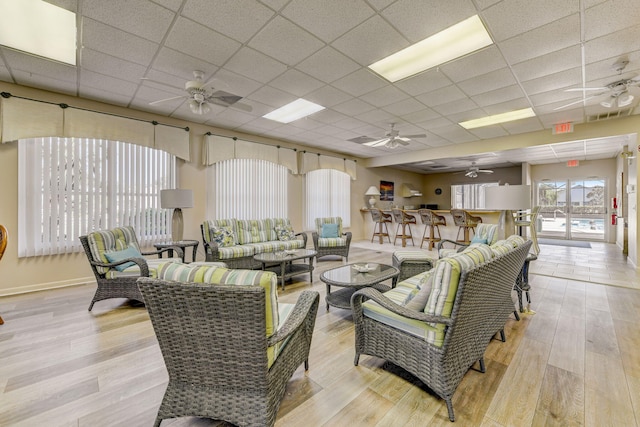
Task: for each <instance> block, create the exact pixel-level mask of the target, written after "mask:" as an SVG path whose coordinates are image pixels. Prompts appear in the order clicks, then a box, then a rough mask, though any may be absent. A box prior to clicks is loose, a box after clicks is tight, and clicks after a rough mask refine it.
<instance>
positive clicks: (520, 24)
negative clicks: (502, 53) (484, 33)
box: [482, 0, 579, 42]
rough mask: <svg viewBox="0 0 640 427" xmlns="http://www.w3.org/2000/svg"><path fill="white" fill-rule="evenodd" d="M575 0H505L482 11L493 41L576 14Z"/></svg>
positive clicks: (576, 4) (576, 3)
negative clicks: (560, 2)
mask: <svg viewBox="0 0 640 427" xmlns="http://www.w3.org/2000/svg"><path fill="white" fill-rule="evenodd" d="M578 5H579V4H578V2H577V1H568V2H564V3H563V4H562V7H560V6H559V5H558V2H557V0H536V1H529V0H506V1H502V2H500V3H499V4H496V5H495V6H493V7H490V8H488V9H486V10H484V11H483V12H482V17H483V18H484V20H485V22H486V23H487V26H488V27H489V29H490V32H491V34H492V35H493V37H494V38H495V41H498V42H499V41H502V40H506V39H509V38H511V37H515V36H518V35H520V34H522V33H524V32H527V31H529V30H533V29H535V28H540V27H542V26H544V25H547V24H550V23H552V22H555V21H557V20H558V19H560V18H563V17H565V16H568V15H571V14H577V13H578V11H579V9H578Z"/></svg>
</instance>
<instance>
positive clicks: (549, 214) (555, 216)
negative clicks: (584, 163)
mask: <svg viewBox="0 0 640 427" xmlns="http://www.w3.org/2000/svg"><path fill="white" fill-rule="evenodd" d="M605 184H606V181H605V180H604V179H600V178H590V179H579V180H557V181H543V182H539V183H537V200H538V202H537V203H538V204H539V205H540V206H541V209H540V214H539V215H538V224H537V225H536V226H537V231H538V236H539V237H551V238H556V239H569V240H604V238H605V235H604V233H605V224H606V222H605V221H606V219H607V218H606V216H607V204H606V202H605V201H606V194H605V188H606V187H605Z"/></svg>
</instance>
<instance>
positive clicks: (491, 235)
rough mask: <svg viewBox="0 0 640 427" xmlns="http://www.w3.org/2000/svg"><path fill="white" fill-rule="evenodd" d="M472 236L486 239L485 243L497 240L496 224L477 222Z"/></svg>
mask: <svg viewBox="0 0 640 427" xmlns="http://www.w3.org/2000/svg"><path fill="white" fill-rule="evenodd" d="M474 236H475V237H479V238H481V239H487V244H489V245H491V244H493V243H495V242H496V241H497V240H498V224H478V225H477V226H476V231H475V234H474Z"/></svg>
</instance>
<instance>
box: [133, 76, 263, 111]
mask: <svg viewBox="0 0 640 427" xmlns="http://www.w3.org/2000/svg"><path fill="white" fill-rule="evenodd" d="M203 77H204V71H199V70H196V71H194V72H193V80H189V81H187V82H186V83H185V84H184V89H183V88H179V87H176V86H172V85H168V84H166V83H163V82H159V81H155V80H151V79H148V78H143V80H148V81H152V82H154V83H157V84H161V85H165V86H170V87H173V88H175V89H180V90H184V91H186V92H187V94H186V95H180V96H173V97H171V98H165V99H160V100H158V101H153V102H150V103H149V105H156V104H160V103H162V102H167V101H171V100H174V99H180V98H185V99H188V100H189V108H190V109H191V112H192V113H194V114H199V115H203V114H207V113H209V112H210V111H211V107H209V104H215V105H220V106H222V107H233V108H237V109H240V110H243V111H251V110H252V107H251V106H250V105H247V104H243V103H241V102H238V101H240V100H241V99H242V97H241V96H238V95H234V94H232V93H229V92H225V91H223V90H216V89H215V88H214V87H213V86H210V84H211V82H212V81H213V80H214V79H211V80H209V81H206V82H205V81H204V80H203Z"/></svg>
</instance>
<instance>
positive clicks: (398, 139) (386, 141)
mask: <svg viewBox="0 0 640 427" xmlns="http://www.w3.org/2000/svg"><path fill="white" fill-rule="evenodd" d="M395 125H396V124H395V123H389V126H390V129H389V131H388V132H387V133H386V134H385V136H384V138H381V139H377V140H374V141H369V142H365V143H364V144H362V145H366V146H367V147H383V146H384V147H387V148H390V149H394V148H397V147H399V146H400V145H409V141H411V140H412V139H415V138H426V137H427V135H426V134H424V133H421V134H417V135H404V136H400V131H399V130H397V129H396V128H395Z"/></svg>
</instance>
